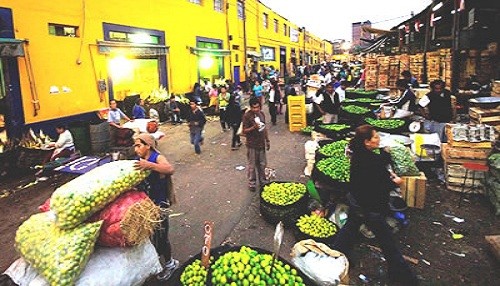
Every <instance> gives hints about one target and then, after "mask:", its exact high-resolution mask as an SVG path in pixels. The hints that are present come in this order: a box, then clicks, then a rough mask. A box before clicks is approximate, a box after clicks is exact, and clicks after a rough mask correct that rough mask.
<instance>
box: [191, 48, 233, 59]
mask: <svg viewBox="0 0 500 286" xmlns="http://www.w3.org/2000/svg"><path fill="white" fill-rule="evenodd" d="M189 50H190V51H191V53H193V54H195V55H198V56H213V57H225V56H230V55H231V51H229V50H223V49H207V48H196V47H189Z"/></svg>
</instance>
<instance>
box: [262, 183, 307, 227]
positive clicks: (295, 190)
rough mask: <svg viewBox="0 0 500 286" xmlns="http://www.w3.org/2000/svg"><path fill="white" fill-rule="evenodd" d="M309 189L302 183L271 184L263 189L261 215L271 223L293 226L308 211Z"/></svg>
mask: <svg viewBox="0 0 500 286" xmlns="http://www.w3.org/2000/svg"><path fill="white" fill-rule="evenodd" d="M306 194H307V189H306V186H305V185H304V184H302V183H294V182H271V183H269V184H266V185H264V186H263V187H262V192H261V194H260V213H261V215H262V216H263V217H264V219H266V220H267V221H268V222H270V223H278V222H279V221H283V223H284V224H285V225H292V224H293V223H294V222H295V220H296V219H297V218H298V217H299V216H300V215H301V214H303V213H304V212H305V211H306V208H307V198H308V197H307V196H306Z"/></svg>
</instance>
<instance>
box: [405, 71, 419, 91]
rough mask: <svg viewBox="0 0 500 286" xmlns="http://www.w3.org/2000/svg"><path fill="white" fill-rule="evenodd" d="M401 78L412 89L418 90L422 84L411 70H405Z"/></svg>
mask: <svg viewBox="0 0 500 286" xmlns="http://www.w3.org/2000/svg"><path fill="white" fill-rule="evenodd" d="M401 76H403V78H404V79H405V80H406V82H407V84H408V85H409V86H410V87H412V88H418V87H419V86H420V84H419V83H418V80H417V78H416V77H414V76H413V75H412V74H411V72H410V71H409V70H405V71H403V72H402V73H401Z"/></svg>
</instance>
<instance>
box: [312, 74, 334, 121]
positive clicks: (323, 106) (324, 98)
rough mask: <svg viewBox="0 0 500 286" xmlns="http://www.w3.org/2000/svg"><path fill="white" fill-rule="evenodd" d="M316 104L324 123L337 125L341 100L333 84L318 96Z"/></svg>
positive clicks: (327, 86)
mask: <svg viewBox="0 0 500 286" xmlns="http://www.w3.org/2000/svg"><path fill="white" fill-rule="evenodd" d="M314 104H315V106H316V108H317V109H318V110H319V112H320V113H321V114H322V115H323V123H337V121H338V113H339V109H340V100H339V95H338V94H337V93H335V92H334V90H333V84H332V83H330V84H328V85H326V86H325V90H324V91H323V92H321V93H320V94H318V96H316V98H315V100H314Z"/></svg>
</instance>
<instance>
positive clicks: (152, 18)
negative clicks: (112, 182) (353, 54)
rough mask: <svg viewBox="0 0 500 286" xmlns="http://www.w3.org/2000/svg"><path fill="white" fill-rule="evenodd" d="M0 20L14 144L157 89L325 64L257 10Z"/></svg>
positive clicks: (212, 5) (52, 4)
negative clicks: (305, 58)
mask: <svg viewBox="0 0 500 286" xmlns="http://www.w3.org/2000/svg"><path fill="white" fill-rule="evenodd" d="M0 20H1V21H0V59H1V61H0V79H1V80H0V130H2V131H4V133H5V130H7V132H6V133H7V134H10V135H13V136H16V137H18V136H19V135H20V133H21V132H23V131H24V130H25V127H26V126H29V127H32V128H34V129H35V130H36V129H40V128H43V129H53V126H54V124H57V123H59V122H64V123H70V122H72V121H76V120H86V121H88V120H91V119H93V118H96V116H95V113H96V111H97V110H100V109H103V108H107V106H108V102H109V100H110V99H116V100H118V101H122V100H124V99H126V98H128V97H129V96H131V95H139V96H140V97H142V98H146V97H148V95H149V94H150V93H151V91H153V90H155V89H158V88H159V87H160V86H162V87H164V88H165V89H166V90H167V91H168V93H166V95H168V94H170V93H186V92H190V91H191V90H192V89H193V85H194V83H196V82H200V80H204V79H207V80H210V81H211V82H214V81H216V80H217V79H221V78H227V79H232V80H234V81H236V82H241V81H245V80H246V79H247V74H248V73H249V72H250V71H251V70H252V69H256V70H259V68H260V67H261V66H262V65H265V66H274V67H275V68H277V69H279V70H280V75H281V76H287V75H291V74H293V72H294V70H293V69H294V66H295V65H296V64H299V63H300V61H301V55H302V54H304V50H306V53H308V54H309V55H312V57H311V59H312V60H311V61H310V62H309V63H319V62H320V61H321V60H324V59H325V57H326V53H325V46H324V44H323V45H322V40H321V39H319V38H318V37H316V36H314V35H312V34H310V33H308V32H307V36H304V32H303V31H304V29H302V28H299V27H298V26H297V25H295V24H294V23H292V22H290V21H288V20H287V19H285V18H283V17H282V16H280V15H279V14H277V13H276V12H274V11H272V10H271V9H270V8H268V7H266V6H265V5H263V4H262V3H260V2H259V1H257V0H246V1H240V0H210V1H209V0H156V1H146V2H144V1H142V2H141V1H132V0H120V1H119V0H107V1H99V0H84V1H65V0H52V1H35V0H16V1H12V0H0ZM304 39H306V40H307V41H306V42H304ZM4 137H5V136H4ZM0 139H2V137H0ZM4 140H5V138H3V141H4Z"/></svg>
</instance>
